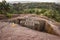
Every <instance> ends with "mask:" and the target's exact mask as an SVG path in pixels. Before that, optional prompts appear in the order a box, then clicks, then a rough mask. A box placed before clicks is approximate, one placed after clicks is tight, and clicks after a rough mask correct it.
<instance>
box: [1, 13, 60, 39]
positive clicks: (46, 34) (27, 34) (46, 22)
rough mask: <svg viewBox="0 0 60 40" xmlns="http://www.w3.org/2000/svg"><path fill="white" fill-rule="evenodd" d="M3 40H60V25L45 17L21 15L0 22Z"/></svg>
mask: <svg viewBox="0 0 60 40" xmlns="http://www.w3.org/2000/svg"><path fill="white" fill-rule="evenodd" d="M0 39H1V40H60V23H58V22H55V21H54V20H52V19H49V18H47V17H45V16H41V15H35V14H20V15H19V16H16V17H14V18H10V19H2V20H0Z"/></svg>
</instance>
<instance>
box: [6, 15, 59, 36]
mask: <svg viewBox="0 0 60 40" xmlns="http://www.w3.org/2000/svg"><path fill="white" fill-rule="evenodd" d="M6 21H8V22H14V23H16V24H19V25H22V26H24V27H28V28H31V29H33V30H38V31H44V32H47V33H50V34H54V35H59V36H60V23H57V22H55V21H54V20H52V19H49V18H47V17H45V16H38V15H33V14H26V15H25V14H24V15H23V14H22V15H20V16H18V17H16V18H12V19H8V20H6Z"/></svg>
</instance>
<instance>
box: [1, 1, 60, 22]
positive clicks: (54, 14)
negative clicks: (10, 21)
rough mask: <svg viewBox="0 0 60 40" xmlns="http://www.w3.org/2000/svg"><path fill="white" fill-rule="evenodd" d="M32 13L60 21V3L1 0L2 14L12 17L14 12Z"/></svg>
mask: <svg viewBox="0 0 60 40" xmlns="http://www.w3.org/2000/svg"><path fill="white" fill-rule="evenodd" d="M22 13H24V14H25V13H27V14H28V13H30V14H37V15H41V14H42V15H44V16H47V17H49V18H51V19H54V20H56V21H58V22H60V5H58V4H55V3H13V4H11V3H7V2H6V1H5V0H4V1H2V2H0V14H4V15H6V17H8V18H11V16H12V14H22Z"/></svg>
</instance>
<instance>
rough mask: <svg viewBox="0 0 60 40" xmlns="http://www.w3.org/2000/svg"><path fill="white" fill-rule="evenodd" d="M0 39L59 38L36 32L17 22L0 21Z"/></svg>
mask: <svg viewBox="0 0 60 40" xmlns="http://www.w3.org/2000/svg"><path fill="white" fill-rule="evenodd" d="M0 40H60V37H58V36H54V35H51V34H47V33H43V32H38V31H35V30H32V29H29V28H26V27H22V26H20V25H18V24H14V23H8V22H0Z"/></svg>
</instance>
